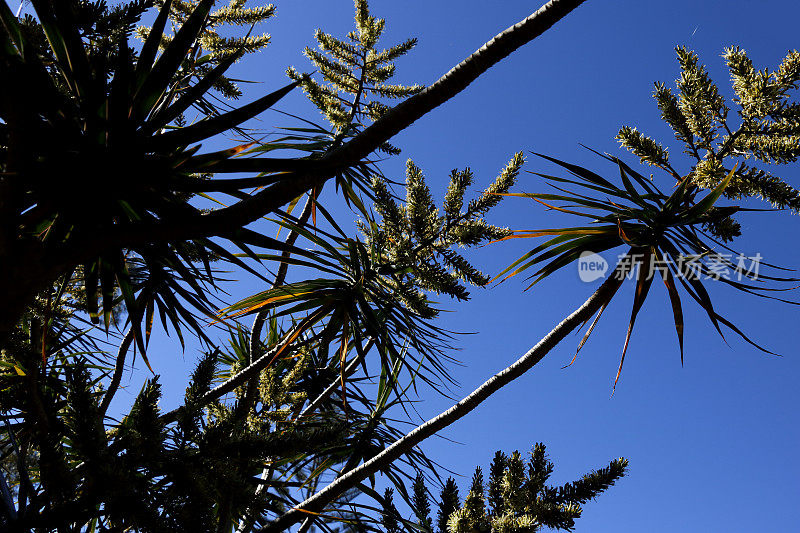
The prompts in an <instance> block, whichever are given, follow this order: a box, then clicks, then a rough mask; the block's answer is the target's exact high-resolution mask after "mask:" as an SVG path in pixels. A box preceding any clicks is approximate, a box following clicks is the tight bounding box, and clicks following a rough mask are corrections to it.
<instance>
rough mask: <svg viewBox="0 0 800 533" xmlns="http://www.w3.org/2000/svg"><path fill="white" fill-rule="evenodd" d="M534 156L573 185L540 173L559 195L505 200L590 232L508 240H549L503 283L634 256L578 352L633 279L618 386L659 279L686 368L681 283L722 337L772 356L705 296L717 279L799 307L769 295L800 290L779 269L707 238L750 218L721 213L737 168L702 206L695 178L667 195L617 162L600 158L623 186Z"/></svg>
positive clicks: (520, 233) (544, 232)
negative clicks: (600, 256) (610, 254)
mask: <svg viewBox="0 0 800 533" xmlns="http://www.w3.org/2000/svg"><path fill="white" fill-rule="evenodd" d="M537 155H540V157H543V158H545V159H547V160H548V161H551V162H553V163H555V164H557V165H559V166H561V167H562V168H564V169H566V170H567V171H569V173H570V174H571V177H570V178H564V177H557V176H552V175H546V174H539V173H536V175H537V176H539V177H541V178H543V179H544V180H545V181H546V182H547V183H548V184H549V185H550V186H551V187H552V188H553V189H555V192H554V193H546V194H545V193H542V194H539V193H537V194H532V193H506V195H507V196H518V197H523V198H530V199H532V200H534V201H536V202H538V203H539V204H541V205H544V206H545V207H547V208H548V209H552V210H555V211H559V212H562V213H566V214H569V215H574V216H578V217H581V218H584V219H586V220H587V222H588V225H582V226H573V227H563V228H544V229H535V230H515V231H513V234H512V235H509V236H508V237H504V238H503V239H504V240H505V239H517V238H542V237H543V238H546V239H547V240H546V241H545V242H543V243H542V244H540V245H538V246H536V247H535V248H533V249H532V250H530V251H529V252H528V253H526V254H525V255H523V256H522V257H520V258H519V259H518V260H517V261H515V262H514V263H513V264H511V265H510V266H509V267H507V268H506V269H505V270H503V271H502V272H501V273H500V274H499V275H498V276H497V277H502V276H505V277H506V278H507V277H511V276H514V275H517V274H519V273H521V272H524V271H526V270H528V269H536V270H535V272H534V273H533V274H531V276H530V278H529V279H532V282H531V284H530V285H529V288H530V287H531V286H533V285H535V284H536V283H538V282H540V281H542V280H543V279H545V278H547V277H548V276H550V275H551V274H553V273H554V272H556V271H557V270H560V269H562V268H564V267H565V266H567V265H570V264H572V263H573V262H575V261H576V260H578V259H579V258H580V257H581V255H582V254H584V253H602V252H604V251H607V250H613V249H616V248H620V247H623V248H626V249H627V250H628V251H627V253H625V254H624V255H623V256H621V260H620V263H619V264H618V265H617V268H616V269H615V270H614V271H613V272H612V273H611V276H610V277H609V279H608V280H607V281H606V283H608V284H609V286H610V288H611V290H609V291H607V292H606V293H605V296H604V300H603V301H602V304H601V306H600V308H599V311H598V312H597V316H596V317H595V319H594V320H593V321H592V323H591V325H590V326H589V328H588V330H587V332H586V334H585V336H584V337H583V338H582V340H581V341H580V343H579V345H578V351H580V349H581V347H583V345H584V344H585V343H586V341H587V339H588V338H589V336H590V335H591V333H592V331H593V329H594V327H595V325H596V324H597V322H598V321H599V319H600V317H601V315H602V313H603V311H604V310H605V308H606V307H607V306H608V304H609V303H610V302H611V300H612V299H613V297H614V295H615V294H616V292H617V290H618V289H619V287H620V286H621V284H622V281H623V278H625V277H635V283H636V290H635V293H634V299H633V309H632V311H631V318H630V321H629V324H628V331H627V334H626V336H625V343H624V346H623V349H622V357H621V360H620V365H619V369H618V371H617V375H616V378H615V380H614V385H615V386H616V383H617V381H618V380H619V376H620V373H621V371H622V364H623V362H624V360H625V354H626V352H627V349H628V343H629V341H630V338H631V333H632V332H633V326H634V322H635V321H636V317H637V315H638V313H639V311H640V310H641V308H642V305H643V304H644V301H645V299H646V298H647V296H648V293H649V290H650V287H651V285H652V282H653V280H654V279H657V278H658V279H661V280H662V281H663V283H664V285H665V287H666V290H667V293H668V296H669V300H670V304H671V306H672V311H673V316H674V323H675V331H676V333H677V336H678V343H679V347H680V353H681V364H682V363H683V330H684V319H683V309H682V300H681V293H680V292H679V291H678V284H680V286H682V287H683V289H684V290H685V293H686V294H688V296H689V297H690V298H691V299H692V300H694V301H695V302H696V303H697V304H698V305H700V307H701V308H702V309H703V311H704V312H705V314H706V315H707V316H708V318H709V320H710V321H711V323H712V325H713V326H714V328H715V329H716V331H717V332H718V333H719V334H720V335H721V336H723V338H724V335H723V331H722V327H723V326H724V327H726V328H728V329H730V330H731V331H733V332H735V333H736V334H737V335H739V336H740V337H742V338H743V339H744V340H745V341H747V342H748V343H750V344H751V345H753V346H755V347H756V348H758V349H759V350H761V351H764V352H767V353H772V352H769V350H767V349H765V348H763V347H761V346H760V345H758V344H756V343H755V342H753V341H752V340H751V339H750V338H749V337H748V336H747V335H745V334H744V333H743V332H742V331H741V330H740V329H739V328H738V327H737V326H736V325H734V324H733V323H732V322H731V321H730V320H728V319H727V318H725V317H724V316H723V315H722V314H720V313H719V312H718V311H717V308H715V307H714V305H713V303H712V300H711V297H710V295H709V293H708V291H707V290H706V288H705V283H706V282H708V281H715V282H720V283H723V284H725V285H727V286H729V287H732V288H734V289H736V290H738V291H742V292H745V293H747V294H752V295H756V296H760V297H764V298H772V299H777V300H780V301H782V302H786V303H792V304H794V303H795V302H792V301H789V300H783V299H780V298H777V297H775V296H773V295H772V293H773V292H774V291H781V290H790V289H789V288H781V287H780V285H781V284H785V283H787V282H796V281H797V280H796V279H795V278H787V277H779V276H775V275H771V274H768V272H769V271H770V270H771V269H779V267H774V266H773V265H770V264H768V263H760V264H759V268H752V265H751V263H750V260H749V259H748V258H745V256H743V255H742V254H738V256H737V257H738V259H737V258H734V257H733V255H734V254H735V252H734V251H733V250H731V249H730V248H728V247H727V246H725V245H724V243H722V242H720V241H718V240H716V239H714V238H713V237H712V236H710V235H708V234H707V233H706V232H705V231H704V228H705V227H714V226H715V225H716V224H717V223H719V222H720V221H721V220H726V219H728V218H729V217H730V216H731V215H732V214H734V213H738V212H743V211H752V209H747V208H743V207H740V206H735V205H731V206H724V207H721V206H717V205H716V203H717V200H719V198H720V197H721V196H722V195H723V193H724V191H725V190H726V188H727V187H728V186H729V184H730V183H731V181H732V180H733V179H734V176H735V169H733V170H731V171H730V172H728V175H727V176H726V177H725V178H724V179H723V180H722V181H720V182H719V183H718V184H717V185H716V187H714V188H713V189H712V190H711V191H710V192H709V193H708V194H706V195H705V196H704V197H702V198H700V199H696V197H695V196H696V193H697V188H696V187H695V185H694V183H693V181H692V179H691V177H687V178H685V179H683V180H682V181H681V182H680V183H679V184H678V186H677V187H676V188H675V190H674V191H673V192H672V194H670V195H667V194H665V193H663V192H661V191H660V190H659V189H658V188H657V187H656V186H655V184H653V183H652V181H651V180H649V179H647V178H645V177H644V176H642V175H641V174H639V173H638V172H636V171H634V170H633V169H632V168H630V167H629V166H628V165H626V164H625V163H624V162H623V161H621V160H620V159H618V158H616V157H612V156H606V155H603V156H602V157H604V158H605V159H606V160H608V161H610V162H611V163H613V164H614V165H615V166H616V167H617V168H618V171H619V176H620V178H619V180H620V181H621V183H622V187H619V186H617V185H615V184H614V183H613V182H612V181H610V180H608V179H606V178H603V177H602V176H600V175H598V174H596V173H594V172H592V171H590V170H588V169H585V168H583V167H580V166H577V165H573V164H570V163H566V162H564V161H560V160H558V159H555V158H552V157H549V156H544V155H541V154H537ZM719 250H722V251H723V252H722V253H721V252H720V251H719ZM725 252H731V253H725ZM779 270H785V269H779ZM495 279H496V278H495ZM576 357H577V352H576ZM574 360H575V359H574V358H573V361H574ZM570 364H571V363H570Z"/></svg>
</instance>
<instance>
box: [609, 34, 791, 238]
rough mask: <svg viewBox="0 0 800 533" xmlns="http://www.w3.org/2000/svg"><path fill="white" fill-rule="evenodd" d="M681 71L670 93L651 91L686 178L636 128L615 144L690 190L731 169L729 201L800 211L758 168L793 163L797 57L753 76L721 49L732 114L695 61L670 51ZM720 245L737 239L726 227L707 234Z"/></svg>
mask: <svg viewBox="0 0 800 533" xmlns="http://www.w3.org/2000/svg"><path fill="white" fill-rule="evenodd" d="M676 52H677V56H678V63H679V65H680V68H681V75H680V78H678V80H677V81H676V89H677V93H675V92H673V90H672V89H670V88H669V87H667V86H666V85H665V84H664V83H661V82H657V83H656V84H655V90H654V92H653V98H655V100H656V104H657V105H658V109H659V110H660V111H661V118H662V119H663V120H664V121H665V122H666V123H667V124H668V125H669V126H670V128H672V130H673V131H674V133H675V139H676V140H677V141H678V142H679V143H680V145H681V148H682V150H683V153H684V154H687V155H688V156H689V158H690V160H691V162H692V166H691V169H690V171H689V172H688V173H681V172H679V171H678V170H676V169H675V167H674V166H673V164H675V165H677V163H673V161H672V160H671V159H670V153H669V150H668V148H666V147H665V146H664V145H663V144H661V143H659V142H657V141H656V140H654V139H652V138H651V137H648V136H646V135H645V134H644V133H642V132H640V131H638V130H637V129H636V128H632V127H629V126H624V127H623V128H622V129H620V131H619V134H618V135H617V139H618V140H619V142H620V144H622V146H624V147H625V148H627V149H628V150H630V151H631V152H633V153H634V154H635V155H636V156H638V157H639V159H640V160H641V161H642V163H646V164H648V165H653V166H656V167H659V168H662V169H664V170H665V171H667V172H669V173H670V174H671V175H672V176H673V177H675V178H677V179H680V178H681V177H682V176H683V175H686V176H687V177H688V178H689V180H690V181H691V182H692V183H693V184H694V185H696V186H697V187H700V188H703V189H713V188H715V187H716V186H717V185H719V184H720V183H721V182H722V180H723V179H724V178H725V177H726V176H727V175H728V174H729V173H730V172H731V170H732V169H733V167H734V164H735V165H736V170H735V172H734V175H733V179H732V180H731V183H730V184H729V185H728V187H727V188H726V189H725V196H726V197H727V198H731V199H741V198H746V197H756V198H761V199H763V200H765V201H767V202H769V203H771V204H772V205H773V206H774V207H777V208H786V209H790V210H792V211H793V212H795V213H798V212H800V192H798V191H797V189H795V188H794V187H792V186H791V185H789V184H788V183H787V182H786V181H785V180H784V179H783V178H781V177H780V176H777V175H775V174H773V173H772V170H767V169H765V168H762V167H764V166H765V165H786V164H788V163H793V162H795V161H797V158H798V156H800V104H798V102H797V101H796V100H795V99H794V98H795V96H796V95H795V91H796V89H797V88H798V86H799V85H798V84H800V52H798V51H796V50H795V51H790V52H789V53H788V54H787V55H786V57H785V58H784V59H783V61H782V62H781V64H780V65H779V66H778V68H777V69H775V70H773V71H770V70H769V69H756V68H755V66H754V65H753V62H752V60H751V59H750V58H749V57H747V53H746V52H745V51H744V50H742V49H741V48H739V47H731V48H727V49H726V50H725V53H724V54H723V56H722V57H723V58H724V59H725V62H726V63H727V66H728V70H729V72H730V76H731V80H732V87H733V93H734V98H733V100H732V104H733V111H735V114H734V113H731V107H729V105H728V104H726V102H725V98H724V97H723V96H722V95H721V94H720V90H719V88H718V87H717V85H716V84H715V83H714V82H713V81H712V80H711V78H710V76H709V74H708V72H707V70H706V68H705V67H704V66H703V65H702V64H700V60H699V57H698V56H697V54H696V53H695V52H693V51H691V50H688V49H687V48H685V47H678V48H676ZM712 231H714V233H715V234H717V235H718V236H719V237H722V238H723V239H725V240H730V239H731V238H733V237H735V236H737V235H739V233H740V227H739V225H738V223H735V222H733V221H731V220H729V221H727V222H726V223H724V224H718V225H716V226H714V227H713V228H712Z"/></svg>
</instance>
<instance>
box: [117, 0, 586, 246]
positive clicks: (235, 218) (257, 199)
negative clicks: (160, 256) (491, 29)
mask: <svg viewBox="0 0 800 533" xmlns="http://www.w3.org/2000/svg"><path fill="white" fill-rule="evenodd" d="M584 1H585V0H550V2H548V3H547V4H545V5H544V6H542V7H541V8H539V9H538V10H537V11H536V12H534V13H533V14H531V15H530V16H528V17H527V18H525V19H523V20H522V21H520V22H518V23H517V24H515V25H514V26H511V27H510V28H508V29H506V30H505V31H503V32H501V33H500V34H498V35H497V36H495V37H494V38H493V39H492V40H491V41H489V42H487V43H486V44H484V45H483V46H482V47H481V48H480V49H478V50H477V51H475V52H474V53H473V54H472V55H470V56H469V57H468V58H466V59H465V60H464V61H462V62H461V63H459V64H458V65H456V66H455V67H454V68H453V69H451V70H450V71H449V72H448V73H446V74H445V75H444V76H442V77H441V78H439V80H437V81H436V82H435V83H434V84H433V85H431V86H430V87H428V88H426V89H425V90H423V91H422V92H420V93H419V94H417V95H414V96H412V97H411V98H409V99H407V100H405V101H403V102H401V103H400V104H398V105H397V106H395V107H393V108H392V109H390V110H389V111H387V112H386V114H385V115H383V116H382V117H381V118H379V119H378V120H377V121H375V122H374V123H373V124H372V125H370V126H369V127H368V128H366V129H365V130H364V131H362V132H361V133H359V134H358V135H356V136H355V137H354V138H353V139H352V140H350V141H349V142H348V143H346V144H345V145H343V146H342V147H340V148H338V149H336V150H334V151H332V152H331V153H329V154H327V155H326V156H325V157H322V158H320V159H318V160H316V161H314V162H309V163H308V165H309V166H312V168H311V169H307V170H304V171H296V172H291V173H287V174H284V175H283V177H284V179H282V180H281V181H279V182H277V183H274V184H272V185H270V186H269V187H267V188H266V189H263V190H261V191H260V192H258V193H256V194H254V195H252V196H250V197H249V198H246V199H244V200H241V201H239V202H237V203H235V204H233V205H231V206H229V207H225V208H222V209H218V210H216V211H213V212H211V213H208V214H203V215H194V216H192V217H185V218H182V219H181V220H180V221H173V220H171V221H170V222H169V223H160V222H157V223H148V224H141V225H138V226H134V227H132V228H130V230H128V232H127V233H128V237H129V238H131V237H133V236H134V235H147V238H148V239H153V237H154V236H157V237H159V238H160V239H161V240H164V241H166V240H180V239H190V238H198V237H210V236H214V235H219V234H220V232H223V231H232V230H234V229H235V228H239V227H244V226H246V225H248V224H250V223H252V222H255V221H256V220H258V219H259V218H260V217H262V216H264V215H266V214H268V213H271V212H273V211H275V210H276V209H278V208H280V207H281V206H283V205H285V204H286V203H288V202H290V201H291V200H293V199H294V198H297V197H298V196H300V195H301V194H303V193H304V192H306V191H308V190H309V189H311V188H313V187H318V186H320V185H322V184H323V183H324V182H325V181H327V180H328V179H330V178H331V177H333V176H335V175H336V173H337V172H338V171H339V170H341V169H344V168H346V167H348V166H350V165H353V164H354V163H356V162H357V161H359V160H361V159H363V158H365V157H367V156H368V155H369V154H370V153H372V152H373V151H375V150H376V149H377V148H378V147H379V146H381V145H382V144H383V143H385V142H387V141H388V140H389V139H390V138H392V137H393V136H394V135H396V134H397V133H399V132H400V131H402V130H404V129H405V128H407V127H408V126H410V125H411V124H413V123H414V122H415V121H417V120H418V119H420V118H421V117H423V116H425V115H426V114H427V113H429V112H430V111H431V110H433V109H434V108H436V107H438V106H440V105H441V104H443V103H445V102H446V101H448V100H450V99H451V98H453V97H454V96H455V95H457V94H458V93H460V92H461V91H462V90H464V89H465V88H466V87H467V86H469V85H470V84H471V83H472V82H473V81H475V80H476V79H477V78H478V77H479V76H481V75H482V74H483V73H484V72H486V71H487V70H488V69H489V68H491V67H492V66H493V65H495V64H496V63H498V62H499V61H501V60H502V59H504V58H506V57H507V56H508V55H510V54H511V53H512V52H514V51H515V50H517V49H518V48H520V47H522V46H523V45H525V44H527V43H528V42H530V41H532V40H533V39H535V38H536V37H538V36H539V35H541V34H542V33H544V32H545V31H546V30H548V29H549V28H551V27H552V26H553V25H554V24H555V23H556V22H558V21H559V20H561V19H562V18H564V17H565V16H566V15H567V14H568V13H570V12H571V11H572V10H574V9H575V8H577V7H578V6H579V5H581V4H582V3H583V2H584ZM253 161H255V159H254V160H253ZM250 164H253V163H248V165H250ZM270 164H273V163H270ZM305 164H306V163H304V165H305ZM251 170H252V171H257V170H258V169H256V168H252V169H251Z"/></svg>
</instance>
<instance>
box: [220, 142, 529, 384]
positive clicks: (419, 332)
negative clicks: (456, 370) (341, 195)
mask: <svg viewBox="0 0 800 533" xmlns="http://www.w3.org/2000/svg"><path fill="white" fill-rule="evenodd" d="M522 163H523V157H522V154H516V155H515V156H514V158H513V159H512V160H511V161H510V162H509V163H508V165H507V166H506V167H505V168H504V169H503V170H502V171H501V172H500V174H499V176H498V177H497V179H496V180H495V181H494V182H493V183H492V184H491V185H490V186H489V187H487V188H486V190H484V191H483V192H482V193H481V194H480V195H479V196H478V198H476V199H474V200H471V201H469V202H467V203H466V205H465V201H464V195H465V193H466V190H467V188H468V187H469V186H470V185H471V184H472V180H473V176H472V173H471V172H470V171H469V170H468V169H467V170H464V171H453V173H452V175H451V182H450V185H449V186H448V189H447V194H446V195H445V199H444V202H443V207H442V211H443V213H441V214H440V213H439V210H438V208H437V207H436V205H435V203H434V201H433V198H432V196H431V193H430V189H429V188H428V186H427V185H426V183H425V179H424V176H423V175H422V172H421V171H420V169H419V168H418V167H416V166H415V165H414V164H413V163H411V162H409V163H408V165H407V184H406V202H405V205H400V204H398V203H397V202H396V200H395V199H394V197H393V196H392V194H391V193H390V192H389V189H388V187H387V185H386V184H385V182H384V181H382V180H381V179H379V178H375V180H374V181H373V189H374V190H375V191H376V200H375V210H376V211H377V212H378V214H380V215H381V217H382V220H381V221H376V220H375V219H374V218H373V217H372V216H371V215H370V214H369V213H368V212H367V211H366V209H365V208H364V206H363V204H361V205H359V206H358V208H359V210H360V211H361V214H362V216H363V217H364V218H365V220H363V221H362V223H361V228H362V231H363V232H364V236H365V240H364V241H361V240H359V239H353V238H351V237H348V236H347V235H346V234H345V233H344V232H343V231H342V230H341V229H340V228H339V226H338V224H337V223H336V222H335V220H334V219H333V218H332V217H331V216H330V214H329V213H328V212H327V210H326V209H325V208H324V207H323V206H321V205H319V204H318V205H317V209H318V210H319V212H320V213H321V214H322V215H323V217H324V218H325V220H326V221H327V223H329V224H330V226H331V227H332V230H331V232H328V231H325V230H323V229H321V228H320V227H317V228H313V229H312V228H309V227H306V226H305V225H302V224H300V223H299V221H298V220H297V219H295V218H294V217H291V216H290V215H286V216H285V217H284V219H283V220H281V221H278V222H279V223H280V224H281V225H283V226H284V227H286V228H287V229H289V230H290V231H292V232H296V233H298V234H299V235H300V236H301V237H302V238H303V239H305V240H306V241H307V242H308V243H309V244H311V245H313V247H314V250H313V251H307V250H302V249H300V248H299V247H297V248H296V251H295V252H294V256H293V257H282V258H279V257H277V256H274V255H268V254H259V255H258V256H257V257H258V258H259V259H262V260H278V259H280V260H281V261H284V262H286V263H287V264H289V265H296V266H298V267H301V268H302V267H309V268H314V269H316V270H317V271H318V272H321V273H324V274H327V275H329V276H330V277H327V278H316V279H310V280H304V281H297V282H293V283H287V284H284V285H282V286H279V287H275V288H272V289H269V290H267V291H264V292H261V293H259V294H256V295H253V296H251V297H249V298H246V299H244V300H242V301H240V302H238V303H236V304H235V305H233V306H230V307H228V308H226V309H224V310H223V316H226V317H231V318H235V317H240V316H243V315H247V314H251V313H256V312H264V311H270V310H271V312H272V313H273V316H274V317H276V318H281V317H288V316H296V313H298V312H302V313H305V314H306V318H304V319H303V320H302V321H299V322H298V325H297V327H296V328H295V329H294V330H293V333H292V334H291V337H292V338H291V342H294V341H295V340H298V339H300V338H301V335H303V334H305V333H310V332H312V328H315V327H316V330H314V331H315V332H314V333H313V335H314V338H315V339H317V340H318V341H320V348H319V349H320V350H323V351H324V352H325V353H327V352H328V350H330V349H333V345H332V343H333V342H334V341H335V340H337V339H338V341H337V342H338V346H339V350H340V351H344V350H345V349H346V347H347V346H348V343H350V342H352V343H354V346H355V348H356V350H357V351H358V353H359V356H360V357H361V358H362V359H364V358H365V356H366V354H365V353H363V350H364V346H366V344H367V342H369V341H371V342H372V343H374V345H375V348H376V349H377V351H378V353H379V354H380V357H381V365H382V368H383V369H384V371H386V372H389V373H390V374H391V373H392V372H393V369H394V368H395V366H396V365H397V364H398V363H400V364H401V366H403V367H404V368H406V369H407V370H408V371H409V372H410V373H411V374H412V375H417V374H419V375H420V377H421V378H422V379H423V380H426V381H428V380H430V379H431V377H432V376H438V377H440V378H444V379H445V380H448V379H449V378H448V377H447V372H446V370H445V366H444V365H443V364H442V362H441V361H440V359H441V358H443V357H447V356H446V355H445V354H444V353H443V351H442V348H444V347H446V346H447V345H448V344H447V339H448V338H449V334H448V333H447V332H445V331H444V330H442V329H440V328H438V327H437V326H435V325H434V324H433V323H432V322H431V319H433V318H435V317H436V316H437V314H438V310H437V309H436V308H435V307H433V305H432V302H431V301H430V300H429V299H428V296H427V294H428V293H431V292H432V293H436V294H443V295H446V296H450V297H453V298H457V299H462V300H463V299H467V298H468V296H469V293H468V292H467V290H466V287H465V284H466V283H469V284H472V285H476V286H482V285H485V284H486V283H487V282H488V277H487V276H485V275H484V274H482V273H481V272H480V271H478V270H477V269H476V268H475V267H473V266H472V265H471V264H470V263H469V262H468V261H467V260H466V259H465V258H464V257H463V256H462V255H460V254H459V253H458V252H456V251H455V250H454V248H455V247H457V246H464V247H468V246H474V245H477V244H480V243H482V242H487V241H489V240H493V239H498V238H500V237H503V236H506V235H508V234H509V230H507V229H505V228H499V227H496V226H492V225H490V224H488V223H487V222H486V221H485V219H484V215H486V214H487V213H488V212H489V210H490V209H492V208H493V207H495V206H497V205H498V204H499V202H500V201H501V200H502V196H501V194H502V193H504V192H505V191H507V190H508V189H509V188H510V187H511V186H512V185H513V184H514V182H515V180H516V178H517V176H518V174H519V170H520V167H521V166H522ZM303 342H308V339H306V340H305V341H303ZM290 345H291V343H290V342H287V344H286V345H285V346H286V348H285V350H281V351H277V352H275V353H274V354H273V355H272V356H271V357H272V358H273V360H277V359H278V358H279V357H281V356H286V355H288V354H289V353H291V348H290ZM404 346H406V347H407V348H408V350H405V349H404ZM343 367H344V365H342V368H343Z"/></svg>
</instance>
